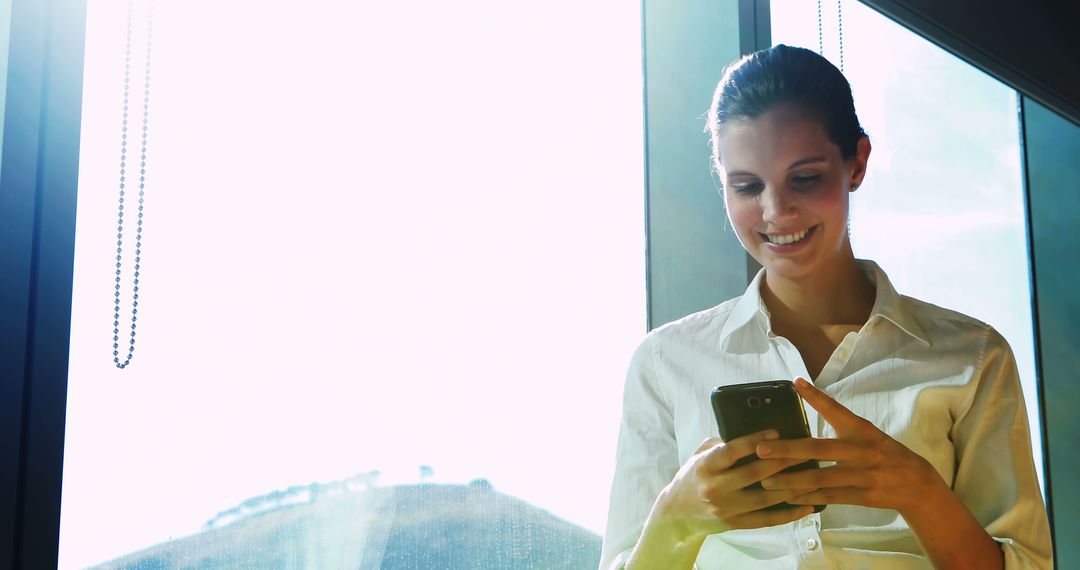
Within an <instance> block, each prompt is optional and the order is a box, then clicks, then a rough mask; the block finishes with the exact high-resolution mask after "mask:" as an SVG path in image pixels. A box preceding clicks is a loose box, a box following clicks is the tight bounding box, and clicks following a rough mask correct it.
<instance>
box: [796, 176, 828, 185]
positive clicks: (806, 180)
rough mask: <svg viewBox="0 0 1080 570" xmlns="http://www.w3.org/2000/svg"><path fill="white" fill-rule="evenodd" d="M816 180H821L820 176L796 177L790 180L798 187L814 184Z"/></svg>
mask: <svg viewBox="0 0 1080 570" xmlns="http://www.w3.org/2000/svg"><path fill="white" fill-rule="evenodd" d="M818 180H821V175H820V174H814V175H812V176H796V177H794V178H792V179H791V181H792V182H794V183H795V184H797V185H799V186H808V185H810V184H814V183H816V182H817V181H818Z"/></svg>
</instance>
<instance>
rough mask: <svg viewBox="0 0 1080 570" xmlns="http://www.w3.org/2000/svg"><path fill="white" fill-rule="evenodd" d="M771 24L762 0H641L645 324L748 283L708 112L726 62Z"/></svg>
mask: <svg viewBox="0 0 1080 570" xmlns="http://www.w3.org/2000/svg"><path fill="white" fill-rule="evenodd" d="M769 26H770V23H769V3H768V0H739V1H738V2H716V1H715V0H687V1H680V2H670V1H668V0H643V2H642V42H643V68H644V76H645V92H644V98H645V105H644V107H645V117H644V119H645V129H644V131H645V205H646V208H645V211H646V214H645V217H646V220H645V224H646V236H647V237H646V240H647V241H646V244H647V245H646V248H647V252H646V256H647V263H646V267H647V269H646V279H647V291H648V327H649V329H652V328H655V327H658V326H660V325H662V324H664V323H667V322H670V321H673V320H676V319H678V318H681V317H683V316H685V315H688V314H690V313H693V312H695V311H700V310H702V309H706V308H708V307H711V306H714V305H716V304H718V303H721V302H723V301H724V300H726V299H730V298H732V297H735V296H738V295H740V294H742V292H743V291H744V290H745V289H746V284H747V258H748V256H747V255H746V252H745V251H744V250H743V248H742V246H741V245H740V244H739V241H738V239H736V237H735V233H734V232H733V231H731V230H730V229H728V222H727V214H726V213H725V212H724V203H723V197H722V196H721V195H720V193H719V182H718V181H717V180H716V179H715V177H714V175H713V173H712V164H711V158H710V149H709V139H708V136H707V135H706V134H705V133H704V128H705V116H706V112H707V110H708V108H709V104H710V103H711V102H712V93H713V90H714V89H715V88H716V84H717V82H719V80H720V77H721V75H722V74H723V71H724V68H725V67H726V66H727V65H728V64H729V63H731V62H732V61H735V60H736V59H738V58H739V56H740V55H742V54H744V53H748V52H750V51H753V50H754V49H758V48H761V47H767V46H768V45H769V43H770V42H769V29H770V28H769Z"/></svg>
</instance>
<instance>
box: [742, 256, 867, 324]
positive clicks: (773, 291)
mask: <svg viewBox="0 0 1080 570" xmlns="http://www.w3.org/2000/svg"><path fill="white" fill-rule="evenodd" d="M822 269H823V270H822V271H818V272H816V273H815V274H814V275H810V276H806V277H802V278H799V279H790V278H785V277H781V276H778V275H774V274H772V273H770V272H768V271H766V274H765V282H764V284H763V286H762V288H761V296H762V300H763V301H764V302H765V306H766V307H768V309H769V313H770V315H771V321H772V327H773V329H774V330H776V331H777V332H780V331H785V330H790V329H793V328H794V329H804V328H809V327H813V328H817V327H822V326H827V325H862V324H864V323H866V321H867V319H869V318H870V311H871V310H873V308H874V299H875V297H876V293H877V291H876V288H875V287H874V284H873V283H872V282H871V281H870V279H869V278H868V277H867V276H866V274H865V273H863V271H862V270H861V269H859V266H858V265H856V264H855V258H854V256H841V257H840V258H839V259H838V260H837V262H836V263H835V264H833V266H832V267H826V268H822Z"/></svg>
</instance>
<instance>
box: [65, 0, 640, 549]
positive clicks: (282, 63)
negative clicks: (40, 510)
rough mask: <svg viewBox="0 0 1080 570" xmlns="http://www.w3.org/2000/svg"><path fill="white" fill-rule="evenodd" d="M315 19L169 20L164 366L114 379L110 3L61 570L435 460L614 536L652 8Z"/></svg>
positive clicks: (157, 47) (162, 152) (158, 46)
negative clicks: (611, 503) (287, 491)
mask: <svg viewBox="0 0 1080 570" xmlns="http://www.w3.org/2000/svg"><path fill="white" fill-rule="evenodd" d="M298 6H299V5H298V4H296V3H295V2H253V1H252V2H237V1H233V2H221V1H218V0H214V1H210V0H199V1H188V2H157V3H156V5H155V15H154V43H153V70H152V85H151V95H150V97H151V125H150V152H149V155H150V156H149V166H148V175H149V179H148V187H147V204H146V208H147V209H146V228H145V239H144V255H145V259H144V262H143V282H142V287H141V294H142V298H141V302H140V320H139V339H138V343H139V344H138V347H137V349H136V354H135V358H134V361H133V363H132V365H131V367H130V368H129V369H127V370H124V371H118V370H116V369H115V368H114V367H113V365H112V361H111V352H112V347H111V344H112V334H111V330H112V327H111V325H112V295H113V293H112V291H113V289H112V287H113V271H114V267H113V264H114V256H115V240H114V235H115V234H114V229H115V216H116V214H115V209H116V203H115V202H116V186H117V178H118V168H119V166H118V165H119V130H120V103H121V86H122V64H123V46H124V44H123V42H124V33H125V28H124V25H125V21H126V20H125V18H126V3H124V2H108V1H103V0H91V2H90V5H89V9H88V32H87V44H86V75H85V94H84V101H83V103H84V111H83V132H82V161H81V171H80V181H79V185H80V188H79V205H78V206H79V210H78V215H79V219H78V228H77V245H76V267H75V289H74V291H75V292H74V295H75V297H74V306H73V324H72V344H71V376H70V387H69V395H68V400H69V408H68V420H67V442H66V450H65V453H66V455H65V472H64V489H63V513H62V521H61V543H60V555H61V567H63V568H74V567H82V566H85V565H87V564H92V563H97V562H101V561H104V560H106V559H110V558H112V557H115V556H117V555H121V554H124V553H127V552H130V551H133V550H137V549H140V548H143V547H146V546H149V545H151V544H155V543H157V542H161V541H163V540H167V539H169V538H173V537H178V536H183V535H186V534H190V533H192V532H196V531H198V530H199V528H200V526H201V525H202V524H203V523H204V522H206V521H207V520H208V519H209V518H211V517H212V516H213V515H214V514H215V513H217V512H218V511H221V510H223V509H226V508H229V507H231V506H233V505H235V504H237V503H239V502H240V501H242V500H244V499H246V498H248V497H252V496H255V495H260V494H263V493H266V492H269V491H272V490H274V489H280V488H285V487H288V486H290V485H297V484H307V483H309V482H312V481H330V480H337V479H342V478H344V477H347V476H350V475H354V474H356V473H359V472H366V471H369V470H372V469H379V470H382V471H383V472H385V473H386V476H385V477H384V481H385V482H387V483H391V482H394V481H415V480H417V478H418V473H419V472H418V467H419V466H420V465H421V464H426V465H430V466H432V467H433V468H434V470H435V477H434V479H433V480H435V481H445V482H452V481H459V482H467V481H469V480H471V479H474V478H486V479H488V480H490V481H491V482H492V484H493V485H494V486H495V488H496V489H497V490H499V491H501V492H505V493H509V494H512V495H515V496H518V497H521V498H523V499H525V500H527V501H529V502H531V503H533V504H535V505H538V506H540V507H541V508H544V509H547V510H549V511H551V512H552V513H554V514H555V515H557V516H560V517H563V518H565V519H567V520H570V521H572V522H574V523H577V524H580V525H582V526H584V527H586V528H589V529H591V530H593V531H594V532H600V531H601V527H602V525H603V519H604V516H605V514H606V507H607V504H606V503H607V492H608V488H609V484H610V476H611V469H612V459H613V457H614V443H615V436H616V430H617V428H618V412H619V407H620V402H621V388H622V382H623V380H624V375H625V370H626V366H627V363H628V362H629V356H630V353H631V351H632V350H633V348H634V346H635V345H636V343H637V342H638V341H639V340H640V338H641V337H642V336H643V335H644V333H645V292H644V285H645V278H644V221H643V220H644V217H643V216H644V214H643V203H644V200H643V166H642V132H641V118H642V108H641V55H640V49H641V48H640V21H639V17H640V9H639V7H638V6H636V5H635V4H633V3H630V4H627V3H625V2H616V1H608V2H590V3H580V2H576V1H570V0H565V1H561V2H545V3H543V4H532V5H521V4H516V3H515V4H513V5H510V4H509V3H505V2H499V1H487V2H485V1H477V0H472V1H468V2H453V3H448V2H407V3H388V2H379V3H345V2H330V1H322V2H306V3H304V4H303V6H302V8H299V7H298ZM144 8H145V4H141V5H139V10H138V11H137V12H136V21H137V22H143V21H144V20H142V19H141V18H140V16H142V15H143V14H144V12H143V11H142V10H143V9H144ZM568 14H572V17H568ZM143 34H144V26H142V25H140V26H139V27H138V28H137V29H136V37H137V38H140V42H139V44H137V45H136V49H135V53H136V55H135V57H134V61H133V68H134V69H135V70H136V71H137V72H136V73H135V75H134V82H133V83H134V85H136V86H141V84H142V73H141V69H142V65H143V63H142V62H143V47H142V43H141V38H143V37H144V35H143ZM132 100H133V101H134V102H136V103H138V102H141V100H142V95H141V93H140V92H138V91H136V92H135V93H134V94H133V97H132ZM131 115H132V118H133V122H132V132H133V134H137V133H139V132H140V128H141V125H140V123H139V120H138V119H139V117H140V116H141V108H140V107H137V106H136V107H134V108H133V109H132V112H131ZM137 142H138V141H137V138H135V139H133V140H132V143H133V144H132V146H131V147H129V163H128V164H129V166H128V169H129V173H130V172H134V171H136V170H137V166H136V164H137V162H136V160H137V158H136V159H135V160H132V159H131V158H130V157H132V156H134V157H137ZM129 188H130V187H129ZM134 202H135V200H134V196H133V195H130V197H129V200H128V204H129V206H130V207H131V209H130V210H129V212H131V213H132V214H133V213H134ZM127 219H128V220H129V221H132V220H133V219H134V216H133V215H130V216H128V218H127ZM128 227H129V229H133V228H131V226H130V224H129V226H128ZM129 235H131V236H132V237H129V238H128V239H129V242H130V241H131V240H132V239H133V233H132V234H129ZM129 287H130V285H129V282H127V281H125V286H124V291H125V309H126V307H128V305H127V302H126V293H127V291H128V290H129ZM121 328H122V329H126V325H122V327H121Z"/></svg>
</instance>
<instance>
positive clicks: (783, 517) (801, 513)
mask: <svg viewBox="0 0 1080 570" xmlns="http://www.w3.org/2000/svg"><path fill="white" fill-rule="evenodd" d="M813 512H814V508H813V507H791V508H786V509H776V510H773V511H753V512H750V513H746V514H743V515H738V516H735V517H732V518H731V519H729V520H728V524H729V525H731V527H732V528H763V527H767V526H776V525H781V524H786V523H789V522H791V521H797V520H799V519H801V518H803V517H805V516H807V515H810V514H813Z"/></svg>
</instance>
